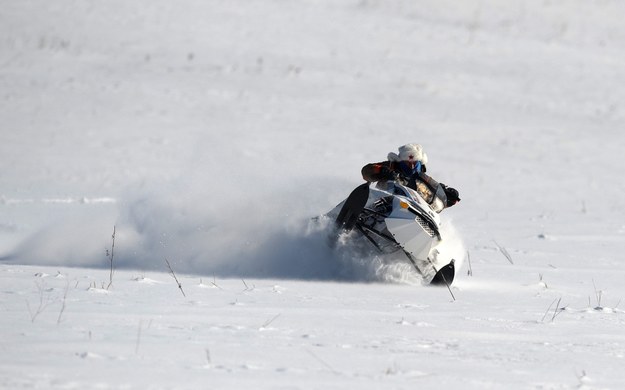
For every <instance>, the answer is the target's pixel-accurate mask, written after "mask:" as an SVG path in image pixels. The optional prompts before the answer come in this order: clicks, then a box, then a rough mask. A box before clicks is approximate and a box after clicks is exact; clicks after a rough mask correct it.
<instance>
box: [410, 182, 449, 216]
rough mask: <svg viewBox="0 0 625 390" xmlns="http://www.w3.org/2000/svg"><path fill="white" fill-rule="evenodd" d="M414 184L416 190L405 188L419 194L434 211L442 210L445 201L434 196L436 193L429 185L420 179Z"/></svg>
mask: <svg viewBox="0 0 625 390" xmlns="http://www.w3.org/2000/svg"><path fill="white" fill-rule="evenodd" d="M415 184H416V190H412V189H410V188H406V189H407V190H409V191H410V192H411V193H412V194H414V193H415V192H416V194H417V195H419V196H420V197H421V198H422V199H423V200H425V201H426V202H427V203H428V204H429V205H430V207H431V208H432V210H434V211H435V212H437V213H440V212H441V211H443V209H444V208H445V202H443V200H442V199H440V198H439V197H438V196H436V193H435V192H434V191H432V189H431V188H430V186H428V185H427V184H426V183H425V182H423V181H421V180H417V181H416V182H415ZM412 197H413V198H414V197H415V195H412Z"/></svg>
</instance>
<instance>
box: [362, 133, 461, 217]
mask: <svg viewBox="0 0 625 390" xmlns="http://www.w3.org/2000/svg"><path fill="white" fill-rule="evenodd" d="M427 161H428V156H427V154H425V152H424V151H423V147H422V146H421V145H419V144H406V145H403V146H400V147H399V154H396V153H393V152H390V153H389V154H388V161H382V162H378V163H371V164H367V165H365V166H364V167H362V171H361V172H362V177H363V178H364V179H365V180H366V181H369V182H373V181H385V180H396V181H399V182H401V183H402V184H404V185H406V186H408V187H409V188H412V189H413V190H416V189H417V180H418V181H419V182H421V183H425V184H426V185H427V186H428V187H430V189H431V190H432V191H433V192H434V193H436V192H438V191H437V190H438V189H439V186H440V188H441V189H442V190H443V191H444V193H445V196H446V198H447V199H446V202H445V203H446V206H447V207H451V206H453V205H455V204H456V203H458V202H459V201H460V197H459V194H458V191H457V190H456V189H455V188H452V187H447V186H446V185H445V184H443V183H438V182H437V181H436V180H434V179H432V178H431V177H430V176H428V175H426V174H425V172H426V168H425V164H426V163H427Z"/></svg>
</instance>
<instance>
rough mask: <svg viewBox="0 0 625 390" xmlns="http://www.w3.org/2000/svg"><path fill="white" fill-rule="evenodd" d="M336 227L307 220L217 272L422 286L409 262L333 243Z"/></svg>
mask: <svg viewBox="0 0 625 390" xmlns="http://www.w3.org/2000/svg"><path fill="white" fill-rule="evenodd" d="M332 228H333V221H330V220H329V219H328V218H323V217H321V218H316V219H312V220H310V221H307V222H302V226H300V228H299V229H292V230H289V231H287V230H285V231H282V232H276V233H274V234H273V235H271V236H270V237H268V239H267V240H266V241H265V242H263V243H262V244H261V245H260V246H259V247H258V248H257V249H256V250H255V251H254V253H249V254H246V255H243V256H242V257H240V258H237V259H231V261H229V264H230V265H229V266H224V265H222V266H221V267H219V269H215V270H214V271H215V273H216V275H219V276H221V277H245V278H278V279H299V280H327V281H343V282H382V281H391V282H402V283H411V284H412V283H414V284H419V283H420V281H421V279H420V277H419V276H418V275H417V274H416V273H415V272H414V269H413V268H412V265H410V264H409V263H408V262H405V263H401V262H396V261H394V262H387V261H386V259H384V258H383V257H381V256H379V254H377V253H373V252H372V251H371V250H370V247H368V246H365V245H362V244H363V243H359V242H358V241H354V240H353V239H347V237H343V238H342V239H339V240H338V242H336V243H334V244H332V243H330V240H329V239H328V236H329V234H330V232H331V229H332Z"/></svg>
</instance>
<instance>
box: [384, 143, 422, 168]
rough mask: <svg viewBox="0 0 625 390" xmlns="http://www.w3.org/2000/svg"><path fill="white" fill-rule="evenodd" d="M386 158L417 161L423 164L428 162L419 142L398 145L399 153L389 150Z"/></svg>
mask: <svg viewBox="0 0 625 390" xmlns="http://www.w3.org/2000/svg"><path fill="white" fill-rule="evenodd" d="M388 159H389V160H391V161H393V160H394V161H412V162H417V161H419V162H421V164H423V165H425V164H427V162H428V156H427V154H425V152H424V151H423V147H422V146H421V145H419V144H406V145H403V146H400V147H399V155H397V154H395V153H392V152H391V153H389V154H388Z"/></svg>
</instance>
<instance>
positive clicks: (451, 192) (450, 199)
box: [445, 187, 460, 207]
mask: <svg viewBox="0 0 625 390" xmlns="http://www.w3.org/2000/svg"><path fill="white" fill-rule="evenodd" d="M445 195H447V207H451V206H453V205H455V204H456V203H458V202H460V194H459V193H458V190H456V189H455V188H452V187H445Z"/></svg>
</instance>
